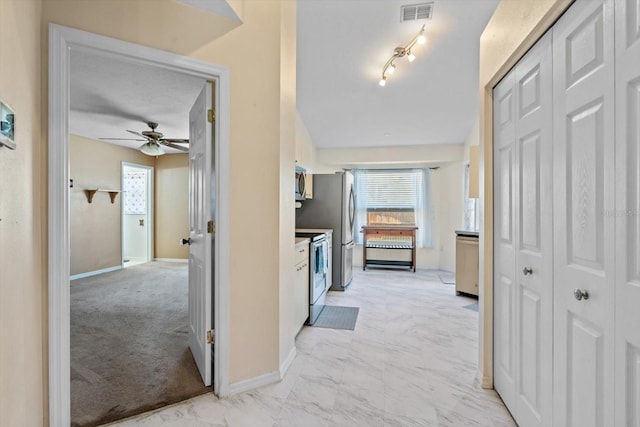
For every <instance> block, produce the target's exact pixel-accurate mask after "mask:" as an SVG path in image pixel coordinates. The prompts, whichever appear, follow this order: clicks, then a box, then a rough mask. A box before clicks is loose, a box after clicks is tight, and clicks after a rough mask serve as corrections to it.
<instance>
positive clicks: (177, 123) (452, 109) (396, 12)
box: [70, 0, 499, 152]
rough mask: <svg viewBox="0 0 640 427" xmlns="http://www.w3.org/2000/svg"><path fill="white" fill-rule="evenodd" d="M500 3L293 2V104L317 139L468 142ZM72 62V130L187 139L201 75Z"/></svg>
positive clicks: (110, 62)
mask: <svg viewBox="0 0 640 427" xmlns="http://www.w3.org/2000/svg"><path fill="white" fill-rule="evenodd" d="M185 1H186V2H188V1H192V0H185ZM498 1H499V0H435V2H434V4H433V14H432V19H430V20H419V21H410V22H403V23H401V22H400V7H401V5H406V4H415V3H416V0H298V6H297V8H298V23H297V31H298V34H297V63H298V65H297V86H298V93H297V102H298V110H299V112H300V115H301V117H302V119H303V121H304V122H305V124H306V126H307V128H308V130H309V133H310V134H311V137H312V139H313V140H314V142H315V144H316V147H317V148H339V147H380V146H394V145H396V146H398V145H401V146H404V145H423V144H461V143H462V142H464V140H465V138H466V137H467V135H468V134H469V131H470V130H471V128H472V126H473V124H474V122H475V120H476V118H477V115H478V109H479V106H478V102H479V101H478V90H479V89H478V49H479V37H480V34H481V32H482V30H483V28H484V27H485V25H486V23H487V22H488V19H489V17H490V16H491V15H492V13H493V11H494V9H495V7H496V5H497V3H498ZM422 25H425V35H426V37H427V42H426V44H424V45H416V48H415V49H414V52H415V54H416V59H415V61H414V62H412V63H409V62H408V61H407V60H406V58H399V59H398V60H397V61H396V64H397V69H396V72H395V73H394V75H392V76H390V77H389V79H388V82H387V85H386V86H385V87H380V86H379V85H378V81H379V80H380V76H381V73H382V67H383V66H384V64H385V62H386V61H387V60H388V59H389V57H390V56H391V54H392V53H393V50H394V48H395V47H398V46H402V45H405V44H406V43H408V42H409V41H410V40H411V39H412V38H413V37H414V36H415V35H416V34H417V32H418V31H419V29H420V28H421V27H422ZM71 70H72V74H71V84H72V87H71V115H70V125H71V132H72V133H75V134H78V135H82V136H85V137H89V138H93V139H99V138H135V136H133V135H131V134H130V133H128V132H126V130H127V129H130V130H133V131H138V132H141V131H143V130H147V126H146V123H147V122H149V121H153V122H157V123H159V127H158V130H159V131H160V132H162V133H164V135H165V137H167V138H188V111H189V109H190V108H191V105H192V104H193V102H194V100H195V98H196V96H197V94H198V93H199V91H200V89H201V87H202V84H203V81H202V80H200V79H197V78H193V77H189V76H184V75H180V74H176V73H174V72H171V71H168V70H163V69H159V68H151V67H148V66H145V65H140V64H135V63H129V62H123V61H118V60H114V59H112V58H104V57H101V56H99V55H94V54H91V53H87V52H78V53H73V54H72V63H71ZM116 143H117V142H116ZM120 144H121V145H125V146H129V147H131V148H136V147H137V146H139V145H141V142H139V141H121V142H120ZM167 152H172V150H170V149H167ZM174 152H175V151H174Z"/></svg>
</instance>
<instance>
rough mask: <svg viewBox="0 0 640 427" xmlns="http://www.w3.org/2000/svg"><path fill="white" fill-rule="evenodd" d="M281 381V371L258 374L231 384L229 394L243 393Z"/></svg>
mask: <svg viewBox="0 0 640 427" xmlns="http://www.w3.org/2000/svg"><path fill="white" fill-rule="evenodd" d="M277 382H280V372H278V371H274V372H269V373H268V374H263V375H258V376H257V377H253V378H247V379H246V380H242V381H238V382H236V383H231V384H229V394H228V396H231V395H234V394H238V393H242V392H245V391H248V390H253V389H255V388H258V387H263V386H265V385H269V384H275V383H277Z"/></svg>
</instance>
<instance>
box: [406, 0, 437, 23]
mask: <svg viewBox="0 0 640 427" xmlns="http://www.w3.org/2000/svg"><path fill="white" fill-rule="evenodd" d="M432 13H433V2H429V3H420V4H407V5H404V6H400V22H407V21H418V20H421V19H431V14H432Z"/></svg>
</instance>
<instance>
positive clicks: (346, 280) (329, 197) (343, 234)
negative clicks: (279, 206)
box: [296, 172, 356, 291]
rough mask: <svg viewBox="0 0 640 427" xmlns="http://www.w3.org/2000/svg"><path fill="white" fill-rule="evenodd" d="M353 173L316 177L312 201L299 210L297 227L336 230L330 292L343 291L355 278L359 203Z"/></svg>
mask: <svg viewBox="0 0 640 427" xmlns="http://www.w3.org/2000/svg"><path fill="white" fill-rule="evenodd" d="M353 191H354V188H353V174H351V172H337V173H335V174H314V175H313V199H308V200H305V201H303V202H302V207H301V208H299V209H296V228H331V229H333V253H332V263H333V268H332V270H333V271H332V278H333V280H332V285H331V290H334V291H344V289H345V288H346V287H347V286H349V284H350V283H351V277H352V275H353V248H354V247H355V244H354V242H353V236H354V234H353V233H354V229H353V228H354V222H355V217H356V200H355V194H354V192H353Z"/></svg>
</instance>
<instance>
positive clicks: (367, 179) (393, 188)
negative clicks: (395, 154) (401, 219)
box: [357, 170, 420, 209]
mask: <svg viewBox="0 0 640 427" xmlns="http://www.w3.org/2000/svg"><path fill="white" fill-rule="evenodd" d="M358 185H359V188H358V189H357V191H358V194H362V193H364V194H366V196H365V198H364V203H365V205H364V206H363V207H365V208H367V209H413V208H415V206H416V200H417V197H418V191H419V186H420V175H419V173H418V172H417V171H397V170H395V171H394V170H368V171H366V173H363V174H362V178H361V179H359V180H358Z"/></svg>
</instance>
